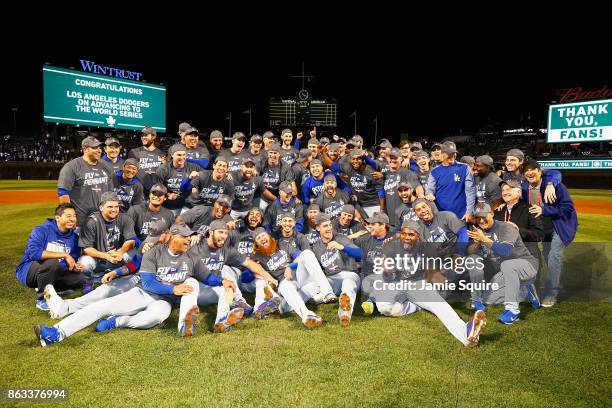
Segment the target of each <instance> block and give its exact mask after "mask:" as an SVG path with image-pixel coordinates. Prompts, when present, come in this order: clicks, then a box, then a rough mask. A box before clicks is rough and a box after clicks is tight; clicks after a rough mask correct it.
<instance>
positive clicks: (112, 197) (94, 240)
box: [79, 192, 138, 294]
mask: <svg viewBox="0 0 612 408" xmlns="http://www.w3.org/2000/svg"><path fill="white" fill-rule="evenodd" d="M99 209H100V211H99V212H96V213H94V214H92V215H90V216H89V218H88V219H87V223H86V224H85V226H84V227H83V230H82V231H81V235H80V237H79V246H80V247H81V248H83V256H81V258H79V263H81V265H83V272H84V273H85V276H86V277H87V281H86V283H85V285H84V286H83V294H87V293H88V292H90V291H91V290H92V289H93V284H94V282H95V281H97V280H98V279H99V278H100V277H101V276H102V275H103V272H104V271H105V270H106V269H113V268H115V267H117V266H121V265H122V264H124V263H126V262H129V261H130V260H131V259H132V258H133V257H134V255H135V254H136V251H135V250H132V249H133V248H134V247H135V245H136V242H137V241H138V238H136V234H135V232H134V222H133V221H132V219H131V218H130V217H128V215H127V214H125V213H120V212H119V197H117V194H115V193H113V192H106V193H104V194H102V197H101V199H100V205H99Z"/></svg>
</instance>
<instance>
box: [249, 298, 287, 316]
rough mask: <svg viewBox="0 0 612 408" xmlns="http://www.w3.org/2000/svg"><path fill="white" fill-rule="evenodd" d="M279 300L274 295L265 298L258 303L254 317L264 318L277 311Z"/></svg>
mask: <svg viewBox="0 0 612 408" xmlns="http://www.w3.org/2000/svg"><path fill="white" fill-rule="evenodd" d="M280 303H281V300H280V298H279V297H278V296H275V297H273V298H271V299H269V300H266V301H265V302H263V303H262V304H260V305H259V307H258V308H257V310H256V311H255V318H257V319H265V318H266V317H268V316H270V315H271V314H273V313H275V312H277V311H278V310H279V307H280Z"/></svg>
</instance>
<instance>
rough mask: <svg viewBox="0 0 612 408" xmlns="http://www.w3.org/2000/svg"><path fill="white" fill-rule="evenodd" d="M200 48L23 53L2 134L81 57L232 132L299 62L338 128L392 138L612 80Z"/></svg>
mask: <svg viewBox="0 0 612 408" xmlns="http://www.w3.org/2000/svg"><path fill="white" fill-rule="evenodd" d="M202 47H203V48H197V47H196V48H189V49H188V50H181V49H177V50H173V51H164V50H163V49H162V50H158V51H156V52H155V53H152V52H150V51H146V50H137V51H134V52H132V51H131V52H125V51H124V52H112V53H109V52H101V53H100V52H91V50H87V49H80V50H68V51H67V50H66V49H61V50H54V49H50V50H44V51H40V52H39V53H31V54H28V55H26V56H20V57H17V58H16V61H15V63H14V64H4V65H3V66H2V68H1V69H2V74H3V77H4V78H10V80H9V81H7V82H8V83H5V87H6V88H5V91H4V92H3V96H2V98H1V105H0V106H1V108H0V134H2V135H5V134H8V133H12V128H13V112H12V111H11V108H12V107H16V108H18V113H17V128H18V129H17V130H18V135H20V136H24V135H30V136H33V135H37V134H38V131H39V129H40V126H41V123H42V122H41V120H42V74H41V68H42V65H43V63H44V62H49V63H50V64H51V65H55V66H64V67H71V66H72V67H75V68H77V69H80V63H79V60H80V59H81V58H82V59H89V60H92V61H96V62H97V63H99V64H102V65H107V66H113V67H119V68H124V69H129V70H133V71H138V72H142V73H143V74H144V79H145V80H146V81H147V82H150V83H164V84H165V85H167V88H168V92H167V95H168V99H167V124H166V126H167V128H168V129H169V132H171V133H174V132H175V129H176V127H177V125H178V123H179V122H182V121H187V122H190V123H191V124H193V125H194V126H196V127H198V128H199V129H200V130H204V131H206V132H210V130H212V129H215V128H218V129H220V130H222V131H223V132H224V133H227V129H228V123H227V121H226V120H225V118H226V116H227V114H228V113H229V112H232V116H233V124H232V130H233V131H236V130H242V131H244V132H245V133H247V132H248V115H244V114H242V113H241V112H242V111H244V110H246V109H248V108H249V107H251V108H252V109H253V132H258V133H262V132H263V131H265V130H267V128H268V127H267V120H268V117H267V104H268V100H269V98H270V97H276V96H295V95H297V92H298V90H299V89H300V87H301V83H300V80H299V79H294V78H289V77H290V76H291V75H298V74H300V73H301V63H302V61H304V62H305V68H306V73H307V74H310V75H314V76H315V77H316V78H314V79H313V80H312V81H311V82H307V83H306V88H307V89H308V90H310V91H311V94H312V95H313V96H314V97H319V98H320V97H335V98H337V100H338V105H339V113H338V121H339V129H338V131H339V134H340V135H344V136H351V135H352V134H353V119H352V118H349V115H350V114H351V112H353V110H354V109H357V111H358V124H357V131H358V133H360V134H362V135H363V136H364V137H373V134H374V125H373V122H372V120H373V118H374V116H376V115H378V117H379V133H378V137H379V138H381V137H388V138H391V139H392V140H398V138H399V134H400V133H409V134H411V135H413V136H414V137H425V138H427V137H436V138H441V137H444V136H448V135H452V134H457V133H459V131H460V130H461V131H462V132H463V133H464V134H470V133H473V132H475V131H477V130H478V129H479V128H480V127H482V126H483V125H485V124H486V123H487V122H500V123H502V124H503V125H505V126H515V125H517V124H518V121H519V118H520V117H521V116H523V118H525V119H526V118H527V117H528V116H531V117H532V119H534V120H535V123H536V124H541V125H544V124H545V117H546V113H547V104H548V103H550V102H551V101H553V100H555V99H557V98H556V96H555V91H556V90H557V89H559V88H566V87H577V86H581V87H583V88H589V89H591V88H597V89H598V88H601V87H602V86H604V85H606V84H609V86H612V81H609V79H610V75H609V72H607V73H606V72H605V71H604V70H600V71H598V70H597V69H593V68H592V67H586V68H585V67H578V69H570V68H568V67H561V68H559V67H550V66H548V65H547V64H546V63H545V61H544V60H543V59H537V57H535V56H532V54H527V55H522V56H519V55H516V54H515V51H514V50H508V54H503V53H496V54H495V55H489V54H486V53H483V54H480V53H475V52H470V53H443V52H440V53H437V52H433V53H432V52H428V53H423V54H419V53H417V52H408V51H407V50H397V51H390V52H375V50H372V49H371V48H370V46H368V47H364V49H360V48H359V47H357V48H351V49H344V48H342V47H340V48H339V50H338V52H329V50H325V51H323V52H320V51H316V50H306V51H303V52H285V51H284V50H274V49H271V48H270V47H262V48H261V49H257V47H254V48H253V47H248V46H245V45H242V46H241V48H236V49H232V50H231V52H230V51H228V49H227V48H225V47H221V46H218V47H216V48H215V47H211V48H206V45H202ZM204 48H206V49H204ZM281 48H283V47H281ZM332 51H333V50H332ZM433 51H436V50H433ZM508 55H514V57H513V58H508Z"/></svg>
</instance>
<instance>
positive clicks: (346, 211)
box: [332, 204, 367, 239]
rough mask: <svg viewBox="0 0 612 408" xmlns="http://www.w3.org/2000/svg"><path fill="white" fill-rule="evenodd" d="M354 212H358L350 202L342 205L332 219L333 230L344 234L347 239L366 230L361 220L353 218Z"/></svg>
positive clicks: (355, 236)
mask: <svg viewBox="0 0 612 408" xmlns="http://www.w3.org/2000/svg"><path fill="white" fill-rule="evenodd" d="M356 214H358V213H357V212H356V211H355V207H353V206H352V205H351V204H345V205H343V206H342V208H341V209H340V215H339V216H338V218H336V219H334V220H332V226H333V228H334V231H335V232H337V233H338V234H342V235H345V236H346V237H348V238H349V239H353V238H357V237H358V236H360V233H361V231H366V228H365V227H364V226H363V224H362V223H361V222H359V221H357V220H356V219H355V215H356ZM366 232H367V231H366Z"/></svg>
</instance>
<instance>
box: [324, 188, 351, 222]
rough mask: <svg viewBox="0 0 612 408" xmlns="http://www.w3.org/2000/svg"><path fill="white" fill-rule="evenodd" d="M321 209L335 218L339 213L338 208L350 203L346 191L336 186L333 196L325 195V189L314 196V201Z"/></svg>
mask: <svg viewBox="0 0 612 408" xmlns="http://www.w3.org/2000/svg"><path fill="white" fill-rule="evenodd" d="M315 202H316V203H317V204H318V205H319V208H321V211H322V212H324V213H325V214H327V215H329V216H330V217H331V219H336V218H338V216H339V215H340V209H341V208H342V206H343V205H345V204H350V202H351V198H350V197H349V195H348V194H347V193H346V191H344V190H341V189H339V188H336V196H335V197H331V198H330V197H326V195H325V190H324V191H323V192H322V193H321V195H319V196H318V197H317V198H316V201H315Z"/></svg>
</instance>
